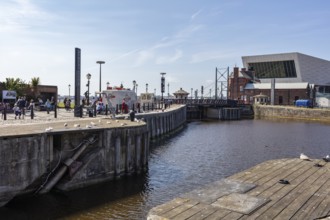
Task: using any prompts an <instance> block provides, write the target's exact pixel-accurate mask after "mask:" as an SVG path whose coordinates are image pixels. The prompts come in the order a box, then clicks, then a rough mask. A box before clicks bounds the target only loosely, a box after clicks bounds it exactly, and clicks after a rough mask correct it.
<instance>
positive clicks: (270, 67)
mask: <svg viewBox="0 0 330 220" xmlns="http://www.w3.org/2000/svg"><path fill="white" fill-rule="evenodd" d="M242 61H243V66H244V68H246V69H247V70H250V72H252V73H253V74H252V75H253V77H255V79H258V80H259V81H260V83H261V84H259V85H258V84H255V83H250V84H247V85H246V87H245V89H247V90H249V89H256V88H255V87H262V88H270V87H271V81H272V80H273V79H275V81H276V85H275V88H279V87H283V88H284V87H286V88H287V89H288V88H292V89H294V88H296V87H297V86H300V87H301V88H300V89H302V88H303V87H305V88H306V85H309V86H311V89H313V90H314V92H313V93H311V95H313V94H314V95H313V96H314V97H311V98H312V99H315V103H316V105H317V106H319V107H330V61H328V60H324V59H320V58H317V57H313V56H309V55H306V54H302V53H297V52H294V53H280V54H268V55H256V56H243V57H242ZM304 84H306V85H304ZM259 89H261V88H259ZM296 89H297V88H296Z"/></svg>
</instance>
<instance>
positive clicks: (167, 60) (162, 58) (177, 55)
mask: <svg viewBox="0 0 330 220" xmlns="http://www.w3.org/2000/svg"><path fill="white" fill-rule="evenodd" d="M182 54H183V52H182V51H181V50H175V54H174V56H160V57H158V58H157V59H156V64H167V63H174V62H175V61H177V60H178V59H180V58H181V57H182Z"/></svg>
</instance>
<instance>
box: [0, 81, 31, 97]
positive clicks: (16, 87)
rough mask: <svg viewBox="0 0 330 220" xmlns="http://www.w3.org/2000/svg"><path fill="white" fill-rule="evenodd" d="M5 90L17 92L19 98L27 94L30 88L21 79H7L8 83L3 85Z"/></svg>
mask: <svg viewBox="0 0 330 220" xmlns="http://www.w3.org/2000/svg"><path fill="white" fill-rule="evenodd" d="M2 85H3V89H4V90H12V91H16V93H17V96H22V95H24V94H25V93H26V90H27V88H28V87H29V86H28V85H27V84H26V83H25V82H24V80H22V79H20V78H16V79H14V78H6V81H5V82H3V83H2Z"/></svg>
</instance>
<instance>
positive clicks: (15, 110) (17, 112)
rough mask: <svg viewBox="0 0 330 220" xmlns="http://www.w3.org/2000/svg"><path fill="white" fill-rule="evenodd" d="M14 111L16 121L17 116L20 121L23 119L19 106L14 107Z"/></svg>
mask: <svg viewBox="0 0 330 220" xmlns="http://www.w3.org/2000/svg"><path fill="white" fill-rule="evenodd" d="M13 110H14V113H15V119H17V116H18V118H19V119H21V115H22V112H21V109H20V108H19V107H18V106H17V104H15V105H14V108H13Z"/></svg>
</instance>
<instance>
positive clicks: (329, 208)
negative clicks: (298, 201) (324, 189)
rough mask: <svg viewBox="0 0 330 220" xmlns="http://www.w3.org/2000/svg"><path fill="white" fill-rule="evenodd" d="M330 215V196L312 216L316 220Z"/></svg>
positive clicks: (329, 195)
mask: <svg viewBox="0 0 330 220" xmlns="http://www.w3.org/2000/svg"><path fill="white" fill-rule="evenodd" d="M327 215H330V194H329V193H328V195H327V196H326V197H325V199H324V200H323V201H322V202H321V203H320V204H319V206H318V207H317V209H316V210H315V211H314V212H313V213H312V215H311V216H313V219H314V218H317V217H321V216H327Z"/></svg>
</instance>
